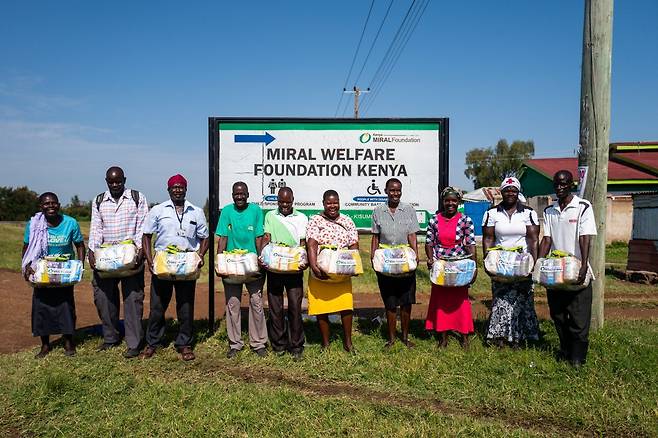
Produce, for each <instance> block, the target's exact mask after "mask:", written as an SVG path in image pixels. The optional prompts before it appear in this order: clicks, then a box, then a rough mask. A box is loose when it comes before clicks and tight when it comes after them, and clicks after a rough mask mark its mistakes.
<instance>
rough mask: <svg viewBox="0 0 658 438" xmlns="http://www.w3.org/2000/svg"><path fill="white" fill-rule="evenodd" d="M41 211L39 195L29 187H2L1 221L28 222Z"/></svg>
mask: <svg viewBox="0 0 658 438" xmlns="http://www.w3.org/2000/svg"><path fill="white" fill-rule="evenodd" d="M37 211H39V195H37V194H36V193H35V192H33V191H32V190H30V189H28V188H27V187H17V188H13V187H0V221H26V220H28V219H29V218H30V217H32V216H33V215H34V213H36V212H37Z"/></svg>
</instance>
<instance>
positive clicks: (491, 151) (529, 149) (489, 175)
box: [464, 138, 535, 189]
mask: <svg viewBox="0 0 658 438" xmlns="http://www.w3.org/2000/svg"><path fill="white" fill-rule="evenodd" d="M534 154H535V142H534V141H532V140H527V141H522V140H514V141H513V142H512V144H508V143H507V140H505V139H504V138H503V139H500V140H498V143H496V146H493V147H488V148H475V149H471V150H470V151H468V152H466V170H465V171H464V174H465V175H466V176H467V177H468V178H469V179H470V180H472V181H473V185H474V186H475V188H476V189H478V188H480V187H491V186H498V185H500V182H501V181H502V180H503V178H505V177H507V176H517V174H518V172H519V170H521V165H522V164H523V161H524V160H527V159H529V158H532V156H533V155H534Z"/></svg>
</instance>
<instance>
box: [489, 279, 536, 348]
mask: <svg viewBox="0 0 658 438" xmlns="http://www.w3.org/2000/svg"><path fill="white" fill-rule="evenodd" d="M491 290H492V292H493V304H492V306H491V316H490V318H489V328H488V329H487V339H503V340H507V341H509V342H519V341H524V340H527V339H533V340H537V339H539V324H538V322H537V314H536V313H535V301H534V292H533V285H532V282H531V281H523V282H519V283H500V282H497V281H492V282H491Z"/></svg>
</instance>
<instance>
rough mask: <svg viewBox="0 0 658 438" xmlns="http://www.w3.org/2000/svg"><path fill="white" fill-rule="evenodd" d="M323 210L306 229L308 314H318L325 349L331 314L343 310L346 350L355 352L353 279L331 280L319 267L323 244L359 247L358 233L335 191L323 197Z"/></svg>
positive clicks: (310, 221) (341, 312)
mask: <svg viewBox="0 0 658 438" xmlns="http://www.w3.org/2000/svg"><path fill="white" fill-rule="evenodd" d="M322 205H323V207H324V211H323V212H322V213H320V214H317V215H315V216H312V217H311V219H310V220H309V222H308V226H307V228H306V246H307V252H308V262H309V266H310V268H311V275H310V276H309V278H308V314H309V315H315V316H316V318H317V320H318V327H319V328H320V335H321V336H322V348H327V347H328V346H329V314H330V313H340V317H341V321H342V323H343V349H344V350H345V351H347V352H349V353H352V352H354V347H353V346H352V310H353V309H354V304H353V299H352V279H351V278H350V277H347V278H346V280H345V281H342V282H339V283H330V282H326V281H323V280H327V279H328V278H329V277H328V276H327V273H326V272H323V271H322V269H320V267H319V266H318V263H317V256H318V253H319V252H320V245H333V246H336V247H338V248H349V249H359V235H358V233H357V231H356V226H355V225H354V222H353V221H352V219H350V218H349V217H347V216H345V215H344V214H341V213H340V200H339V198H338V193H336V191H335V190H327V191H326V192H324V195H323V196H322Z"/></svg>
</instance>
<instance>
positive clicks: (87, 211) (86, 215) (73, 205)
mask: <svg viewBox="0 0 658 438" xmlns="http://www.w3.org/2000/svg"><path fill="white" fill-rule="evenodd" d="M62 212H63V213H64V214H67V215H69V216H71V217H74V218H76V219H77V220H79V221H88V220H91V201H88V202H84V201H81V200H80V198H79V197H78V195H73V197H72V198H71V201H70V202H69V204H68V205H66V206H65V207H63V208H62Z"/></svg>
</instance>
